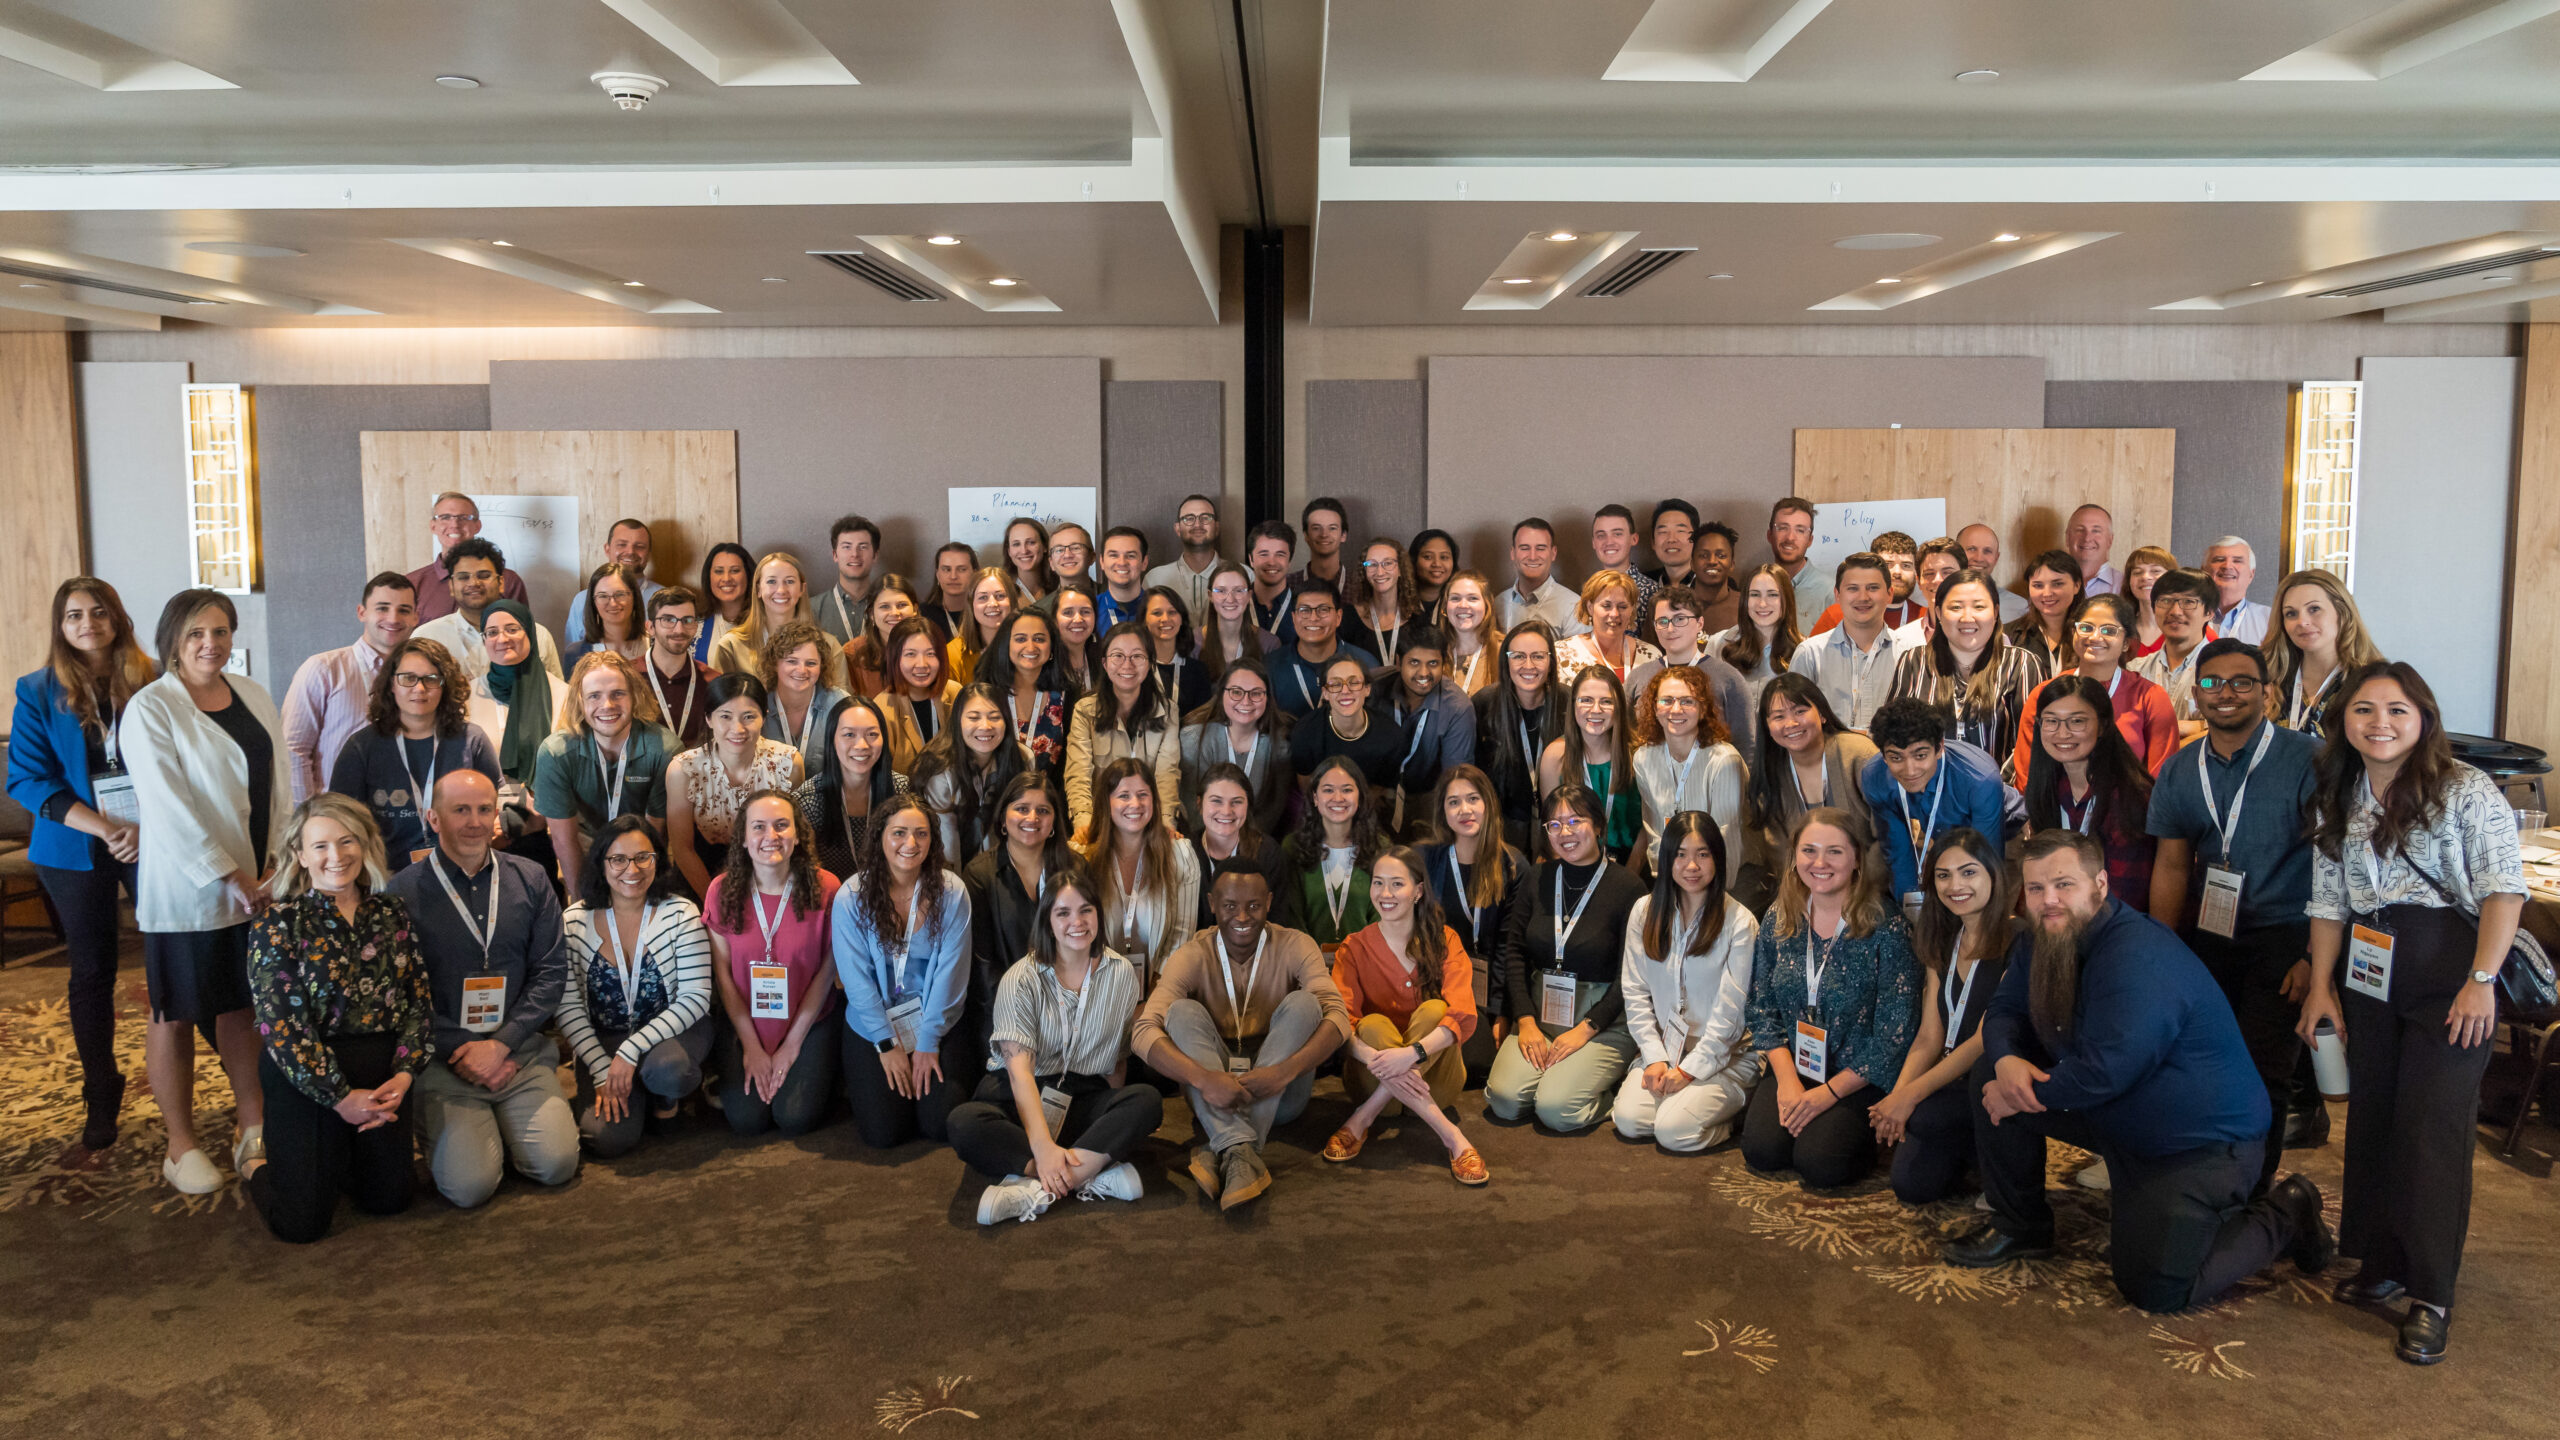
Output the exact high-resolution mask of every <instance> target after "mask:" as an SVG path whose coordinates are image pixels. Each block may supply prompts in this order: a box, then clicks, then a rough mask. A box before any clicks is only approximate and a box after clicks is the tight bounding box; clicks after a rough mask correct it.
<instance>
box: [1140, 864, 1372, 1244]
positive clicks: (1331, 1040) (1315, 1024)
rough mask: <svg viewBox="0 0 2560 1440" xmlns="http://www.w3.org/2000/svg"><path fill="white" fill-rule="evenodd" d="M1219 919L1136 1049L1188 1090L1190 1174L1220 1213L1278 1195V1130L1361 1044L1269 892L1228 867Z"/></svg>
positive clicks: (1216, 894)
mask: <svg viewBox="0 0 2560 1440" xmlns="http://www.w3.org/2000/svg"><path fill="white" fill-rule="evenodd" d="M1209 913H1210V915H1211V917H1212V918H1214V919H1215V920H1216V921H1217V925H1216V927H1215V928H1213V929H1209V930H1203V931H1201V932H1200V933H1199V934H1197V935H1194V936H1192V937H1191V938H1190V939H1189V940H1188V941H1186V942H1184V944H1183V946H1182V948H1180V949H1178V950H1176V951H1174V952H1173V953H1172V954H1171V955H1168V956H1166V957H1165V962H1164V974H1163V975H1162V977H1160V978H1159V979H1158V980H1157V981H1156V988H1155V991H1154V993H1153V994H1150V995H1149V996H1148V997H1147V1004H1146V1008H1145V1009H1143V1010H1141V1011H1140V1012H1139V1013H1138V1019H1137V1023H1136V1024H1135V1025H1133V1026H1132V1027H1130V1036H1129V1049H1130V1050H1131V1052H1132V1053H1134V1054H1138V1055H1143V1056H1145V1057H1146V1061H1147V1063H1148V1064H1149V1065H1152V1066H1154V1067H1155V1070H1156V1073H1157V1074H1159V1075H1164V1076H1167V1077H1170V1078H1171V1079H1173V1080H1176V1081H1179V1082H1180V1083H1181V1085H1182V1093H1183V1094H1184V1095H1185V1096H1186V1097H1187V1098H1188V1099H1189V1100H1190V1101H1191V1114H1192V1117H1193V1118H1194V1120H1196V1121H1197V1122H1198V1124H1199V1127H1200V1136H1201V1140H1202V1142H1203V1143H1202V1144H1201V1145H1200V1146H1199V1147H1198V1148H1195V1149H1194V1150H1193V1151H1192V1152H1191V1175H1192V1178H1193V1179H1195V1180H1197V1181H1199V1182H1200V1188H1201V1189H1202V1190H1204V1191H1206V1192H1207V1193H1209V1194H1211V1195H1214V1196H1216V1197H1218V1203H1219V1206H1220V1207H1221V1208H1222V1209H1228V1210H1232V1209H1234V1208H1235V1207H1237V1206H1238V1205H1242V1204H1244V1203H1245V1202H1246V1201H1248V1200H1251V1199H1253V1198H1254V1197H1255V1196H1257V1195H1260V1194H1261V1193H1262V1192H1263V1191H1265V1190H1268V1189H1270V1188H1271V1172H1270V1170H1269V1169H1267V1168H1265V1166H1264V1165H1263V1163H1262V1153H1261V1152H1262V1147H1263V1146H1264V1145H1265V1144H1267V1143H1269V1142H1270V1139H1271V1127H1272V1126H1273V1125H1285V1124H1287V1123H1288V1122H1289V1121H1292V1120H1295V1119H1297V1118H1298V1117H1299V1116H1300V1115H1302V1114H1304V1113H1306V1108H1307V1093H1308V1092H1309V1091H1310V1090H1312V1089H1314V1088H1315V1079H1316V1067H1317V1066H1318V1065H1321V1064H1323V1063H1324V1058H1325V1057H1326V1056H1328V1055H1330V1054H1332V1053H1333V1052H1334V1051H1335V1050H1336V1049H1337V1048H1339V1047H1340V1046H1341V1044H1342V1042H1343V1041H1345V1040H1348V1039H1350V1038H1351V1012H1350V1011H1349V1009H1347V1008H1346V1007H1345V1006H1344V1005H1343V1003H1342V992H1341V991H1339V990H1336V989H1335V988H1334V985H1333V972H1332V971H1331V970H1330V969H1328V968H1327V967H1326V965H1325V960H1324V952H1323V951H1322V950H1320V949H1318V948H1317V947H1316V942H1315V941H1314V940H1312V939H1310V938H1308V936H1307V935H1305V934H1304V933H1303V932H1301V931H1297V930H1292V929H1289V928H1288V927H1287V926H1285V925H1274V924H1272V923H1270V921H1271V882H1270V881H1268V880H1266V879H1264V878H1263V874H1262V872H1261V871H1259V870H1256V869H1253V868H1251V867H1250V866H1247V865H1244V864H1242V863H1240V862H1237V861H1232V860H1230V861H1221V862H1219V865H1218V870H1217V874H1216V876H1215V878H1214V879H1213V880H1212V882H1211V884H1210V887H1209Z"/></svg>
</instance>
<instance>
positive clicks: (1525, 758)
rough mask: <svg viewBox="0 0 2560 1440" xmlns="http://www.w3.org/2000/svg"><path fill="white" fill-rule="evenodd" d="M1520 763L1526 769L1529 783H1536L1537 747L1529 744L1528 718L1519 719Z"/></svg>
mask: <svg viewBox="0 0 2560 1440" xmlns="http://www.w3.org/2000/svg"><path fill="white" fill-rule="evenodd" d="M1520 763H1521V764H1522V765H1524V766H1527V767H1528V770H1529V783H1530V784H1531V785H1532V786H1535V785H1536V784H1537V783H1538V747H1537V746H1535V745H1533V744H1531V743H1530V742H1529V717H1528V716H1527V715H1522V716H1521V717H1520Z"/></svg>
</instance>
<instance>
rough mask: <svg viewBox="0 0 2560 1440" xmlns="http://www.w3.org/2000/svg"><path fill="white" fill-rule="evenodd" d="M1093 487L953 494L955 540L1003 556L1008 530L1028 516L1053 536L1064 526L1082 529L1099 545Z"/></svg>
mask: <svg viewBox="0 0 2560 1440" xmlns="http://www.w3.org/2000/svg"><path fill="white" fill-rule="evenodd" d="M1099 493H1100V492H1099V491H1098V490H1097V489H1096V488H1095V487H1093V486H1091V485H995V486H978V487H975V488H972V489H967V490H959V489H955V490H953V491H952V492H951V538H952V539H954V540H957V541H959V542H960V543H961V544H963V545H975V546H977V547H978V550H979V553H980V554H982V555H999V554H1000V553H1001V550H1002V547H1003V545H1004V527H1005V526H1007V525H1010V524H1012V523H1013V521H1014V518H1015V517H1016V516H1020V515H1028V516H1030V517H1031V518H1032V519H1034V520H1037V521H1039V522H1040V523H1041V525H1043V526H1044V527H1046V528H1047V529H1049V530H1050V531H1052V532H1055V531H1056V530H1057V528H1058V527H1059V526H1061V525H1068V524H1074V525H1081V526H1083V527H1084V529H1085V533H1086V534H1087V535H1089V536H1092V537H1093V539H1094V540H1095V542H1096V543H1097V544H1098V543H1100V541H1101V538H1102V537H1101V534H1100V532H1099V531H1098V530H1097V529H1096V528H1095V525H1094V497H1095V496H1096V495H1097V494H1099Z"/></svg>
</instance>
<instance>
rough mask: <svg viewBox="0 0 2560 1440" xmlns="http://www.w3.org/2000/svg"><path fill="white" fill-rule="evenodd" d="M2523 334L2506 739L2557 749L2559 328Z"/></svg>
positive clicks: (2511, 530)
mask: <svg viewBox="0 0 2560 1440" xmlns="http://www.w3.org/2000/svg"><path fill="white" fill-rule="evenodd" d="M2524 328H2525V332H2526V334H2525V347H2524V390H2523V394H2522V395H2521V396H2520V397H2519V401H2518V404H2517V406H2516V483H2515V498H2514V502H2513V503H2514V507H2515V508H2514V511H2513V513H2512V515H2511V516H2510V518H2509V520H2508V522H2507V665H2506V672H2507V673H2506V686H2505V690H2506V704H2505V707H2504V712H2503V721H2504V723H2503V724H2502V725H2501V726H2500V727H2499V731H2498V733H2499V735H2500V737H2501V738H2503V739H2508V740H2521V741H2523V742H2524V743H2525V744H2527V745H2538V746H2541V747H2542V748H2543V749H2545V750H2549V749H2553V748H2555V747H2560V591H2555V590H2554V588H2553V586H2552V584H2551V581H2550V576H2551V572H2552V565H2553V562H2555V561H2560V325H2528V326H2526V327H2524Z"/></svg>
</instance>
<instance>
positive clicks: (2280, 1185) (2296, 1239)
mask: <svg viewBox="0 0 2560 1440" xmlns="http://www.w3.org/2000/svg"><path fill="white" fill-rule="evenodd" d="M2268 1194H2269V1198H2271V1199H2273V1200H2274V1201H2275V1202H2276V1203H2277V1204H2278V1205H2281V1206H2283V1207H2284V1209H2285V1213H2286V1214H2287V1215H2289V1216H2291V1217H2292V1220H2293V1243H2292V1244H2291V1245H2289V1246H2287V1247H2286V1248H2285V1254H2286V1256H2287V1257H2289V1258H2290V1259H2291V1260H2292V1261H2293V1268H2295V1269H2296V1270H2299V1271H2301V1272H2302V1273H2303V1274H2305V1275H2317V1274H2319V1273H2320V1272H2321V1271H2323V1270H2326V1269H2328V1268H2329V1266H2330V1263H2331V1262H2333V1261H2335V1260H2336V1259H2337V1258H2338V1237H2337V1236H2335V1235H2332V1234H2330V1233H2329V1222H2328V1221H2327V1220H2326V1219H2324V1218H2323V1217H2322V1216H2321V1214H2320V1187H2319V1186H2317V1185H2314V1184H2312V1183H2311V1182H2310V1181H2308V1180H2305V1179H2303V1178H2302V1177H2301V1176H2300V1175H2287V1176H2286V1177H2284V1178H2283V1179H2282V1180H2279V1181H2277V1182H2276V1187H2275V1189H2274V1190H2272V1191H2270V1192H2268Z"/></svg>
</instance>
